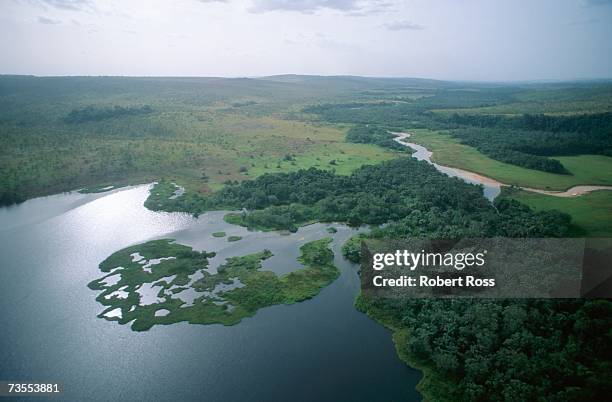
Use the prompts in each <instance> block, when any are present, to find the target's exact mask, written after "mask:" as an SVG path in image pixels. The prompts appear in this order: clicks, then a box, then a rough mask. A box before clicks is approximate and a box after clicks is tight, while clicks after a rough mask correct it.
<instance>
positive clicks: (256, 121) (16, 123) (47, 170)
mask: <svg viewBox="0 0 612 402" xmlns="http://www.w3.org/2000/svg"><path fill="white" fill-rule="evenodd" d="M11 80H12V78H10V77H8V78H7V77H0V81H2V82H4V81H11ZM69 80H70V79H67V80H66V81H69ZM21 81H22V82H21ZM21 81H20V82H19V83H18V84H16V85H18V86H17V87H18V88H22V90H21V91H17V92H16V93H15V94H14V96H12V97H10V98H9V97H2V96H0V106H2V107H0V132H2V138H1V140H0V145H1V146H0V190H2V191H7V192H8V193H13V192H14V193H16V194H18V195H19V196H20V197H21V198H30V197H34V196H39V195H47V194H53V193H57V192H61V191H69V190H74V189H77V188H82V187H86V186H94V187H100V186H99V185H100V183H111V184H117V185H125V184H136V183H143V182H148V181H153V180H158V179H160V178H167V179H168V180H171V181H176V182H177V183H180V184H181V185H182V186H184V187H185V188H186V189H187V190H188V191H189V192H203V193H205V192H209V191H213V190H218V189H219V188H221V187H222V186H223V183H224V182H226V181H228V180H232V181H235V180H237V181H241V180H245V179H250V178H254V177H257V176H258V175H261V174H264V173H268V172H278V171H289V170H297V169H300V168H308V167H311V166H318V167H320V168H323V169H335V170H336V171H337V172H338V173H340V174H348V173H350V172H351V171H352V170H354V169H356V168H358V167H359V166H361V165H363V164H365V163H368V164H374V163H377V162H380V161H383V160H388V159H391V158H394V157H395V154H394V153H393V152H391V151H387V150H383V149H379V148H376V147H373V146H369V145H365V144H346V143H345V142H344V137H345V135H346V130H347V127H343V126H334V125H323V124H320V123H317V122H309V121H298V120H287V114H290V113H293V112H295V111H296V110H300V109H301V108H302V107H303V106H306V105H308V104H311V103H313V102H319V101H323V100H325V99H328V98H330V97H331V98H334V97H337V96H340V95H341V94H345V95H346V89H342V88H337V89H333V88H328V89H323V88H320V89H314V88H310V87H308V86H307V85H305V84H304V85H296V84H289V83H275V82H264V81H257V80H242V81H240V82H238V81H232V80H225V81H224V84H223V85H219V84H220V83H219V82H218V80H209V79H194V80H191V81H189V80H182V79H150V80H141V79H111V78H109V79H94V78H92V79H84V80H81V81H79V82H78V84H74V85H68V84H66V83H65V82H64V83H62V82H61V80H52V79H49V80H46V79H44V80H43V79H30V78H26V77H23V78H22V79H21ZM30 81H31V82H30ZM42 81H45V82H47V84H46V85H48V87H45V86H44V85H43V86H41V87H40V88H39V87H37V85H41V82H42ZM115 81H117V82H115ZM0 83H1V82H0ZM24 85H25V87H28V85H32V86H33V87H34V88H35V89H34V90H33V92H32V91H27V90H25V89H23V88H25V87H24ZM79 85H81V86H83V88H80V87H79ZM33 93H34V94H36V95H33ZM43 93H44V96H42V95H41V94H43ZM145 104H146V105H150V106H151V109H152V112H151V113H148V114H143V115H138V116H122V117H113V118H108V119H104V120H101V121H91V122H84V123H79V124H74V123H73V124H70V123H67V122H65V121H64V118H65V117H66V116H67V115H68V114H69V113H70V112H71V111H72V110H74V109H78V108H82V107H85V106H89V105H92V106H93V107H96V108H107V107H112V106H115V105H117V106H123V107H127V108H130V107H139V106H142V105H145ZM235 105H241V106H235ZM286 155H293V156H294V160H293V161H285V160H284V158H285V156H286ZM331 160H336V161H337V164H336V165H330V164H329V162H330V161H331ZM0 192H1V191H0Z"/></svg>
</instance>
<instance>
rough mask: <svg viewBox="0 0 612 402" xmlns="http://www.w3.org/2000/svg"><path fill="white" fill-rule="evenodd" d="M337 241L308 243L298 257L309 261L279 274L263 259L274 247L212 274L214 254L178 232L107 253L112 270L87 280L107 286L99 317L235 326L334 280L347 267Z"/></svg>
mask: <svg viewBox="0 0 612 402" xmlns="http://www.w3.org/2000/svg"><path fill="white" fill-rule="evenodd" d="M330 242H331V239H330V238H324V239H320V240H316V241H312V242H309V243H306V244H304V245H303V246H302V247H301V248H300V250H301V256H300V258H299V261H300V262H301V263H302V264H304V265H305V268H302V269H299V270H297V271H294V272H291V273H289V274H286V275H283V276H277V275H276V274H275V273H274V272H271V271H262V270H260V268H261V262H262V261H263V260H265V259H267V258H270V257H272V253H271V252H270V251H269V250H263V251H261V252H259V253H255V254H250V255H246V256H240V257H231V258H228V259H227V260H226V262H225V263H224V264H223V265H221V266H220V267H218V269H217V273H216V274H211V273H210V272H208V271H207V267H208V258H210V257H213V256H214V255H215V254H214V253H209V252H206V251H202V252H199V251H195V250H193V249H192V248H191V247H188V246H185V245H181V244H177V243H175V242H174V241H173V240H171V239H163V240H154V241H150V242H147V243H143V244H139V245H135V246H131V247H128V248H125V249H123V250H120V251H118V252H116V253H114V254H113V255H111V256H110V257H108V258H107V259H106V260H104V261H103V262H102V263H101V264H100V270H101V271H102V272H104V273H106V275H105V276H103V277H102V278H100V279H97V280H94V281H92V282H91V283H89V285H88V286H89V288H90V289H92V290H98V291H101V293H100V294H99V295H98V297H97V298H96V300H97V301H98V302H100V303H101V304H102V305H104V306H105V307H106V308H105V309H104V311H103V312H102V313H100V315H99V317H100V318H105V319H107V320H110V321H117V322H118V323H120V324H127V323H129V322H132V329H133V330H134V331H146V330H148V329H150V328H151V327H152V326H154V325H156V324H160V325H167V324H172V323H175V322H180V321H187V322H189V323H192V324H214V323H218V324H224V325H234V324H237V323H238V322H240V320H241V319H242V318H244V317H249V316H252V315H254V314H255V313H256V312H257V310H259V309H260V308H263V307H267V306H271V305H274V304H292V303H297V302H300V301H303V300H306V299H309V298H312V297H314V296H316V295H317V294H318V293H319V292H320V291H321V289H322V288H323V287H325V286H327V285H328V284H330V283H331V282H333V281H334V280H335V279H336V278H337V277H338V276H339V274H340V272H339V271H338V269H337V268H336V267H335V266H334V265H333V252H332V251H331V250H330V249H329V247H328V244H329V243H330ZM196 277H197V279H196ZM188 289H191V290H193V291H194V292H196V295H195V297H194V298H193V300H190V302H189V303H188V302H186V301H184V300H183V299H181V298H180V296H181V293H182V292H186V291H187V290H188ZM145 290H148V291H147V292H145ZM145 298H147V299H153V300H148V301H145V300H144V299H145Z"/></svg>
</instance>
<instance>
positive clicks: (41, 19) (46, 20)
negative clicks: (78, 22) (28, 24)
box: [37, 17, 62, 25]
mask: <svg viewBox="0 0 612 402" xmlns="http://www.w3.org/2000/svg"><path fill="white" fill-rule="evenodd" d="M37 21H38V23H39V24H46V25H57V24H61V23H62V21H60V20H53V19H51V18H47V17H38V20H37Z"/></svg>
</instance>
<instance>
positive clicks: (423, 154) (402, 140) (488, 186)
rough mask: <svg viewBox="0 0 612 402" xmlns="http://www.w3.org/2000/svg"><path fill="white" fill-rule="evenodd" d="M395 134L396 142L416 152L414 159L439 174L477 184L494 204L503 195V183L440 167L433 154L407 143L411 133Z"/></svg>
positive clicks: (475, 174)
mask: <svg viewBox="0 0 612 402" xmlns="http://www.w3.org/2000/svg"><path fill="white" fill-rule="evenodd" d="M392 134H395V135H396V137H395V142H397V143H399V144H402V145H404V146H407V147H410V148H412V149H413V150H414V153H413V154H412V157H413V158H415V159H417V160H419V161H425V162H427V163H429V164H430V165H432V166H433V167H435V168H436V169H437V170H438V171H439V172H441V173H444V174H445V175H447V176H449V177H457V178H459V179H461V180H463V181H465V182H466V183H470V184H476V185H481V186H482V192H483V195H484V197H485V198H486V199H488V200H489V201H491V202H493V200H494V199H495V197H497V196H498V195H499V194H500V193H501V183H499V182H498V181H496V180H493V179H491V178H489V177H485V176H482V175H479V174H477V173H474V172H468V171H467V170H463V169H458V168H453V167H450V166H444V165H439V164H437V163H434V162H432V160H431V155H433V153H432V152H431V151H430V150H428V149H427V148H425V147H424V146H422V145H419V144H415V143H413V142H408V141H406V139H407V138H409V137H410V133H392Z"/></svg>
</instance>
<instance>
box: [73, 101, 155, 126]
mask: <svg viewBox="0 0 612 402" xmlns="http://www.w3.org/2000/svg"><path fill="white" fill-rule="evenodd" d="M149 113H153V109H152V108H151V106H148V105H145V106H142V107H122V106H113V107H105V108H97V107H94V106H87V107H84V108H82V109H74V110H72V111H71V112H70V113H68V115H67V116H66V117H65V118H64V122H66V123H69V124H80V123H86V122H90V121H101V120H106V119H115V118H118V117H124V116H138V115H141V114H149Z"/></svg>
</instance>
